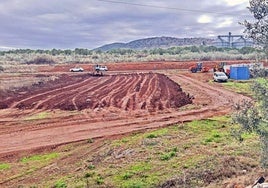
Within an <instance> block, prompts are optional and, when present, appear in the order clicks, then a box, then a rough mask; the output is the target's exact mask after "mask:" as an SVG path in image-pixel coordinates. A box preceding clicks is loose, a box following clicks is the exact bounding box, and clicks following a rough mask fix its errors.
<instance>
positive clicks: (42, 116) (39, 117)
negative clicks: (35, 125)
mask: <svg viewBox="0 0 268 188" xmlns="http://www.w3.org/2000/svg"><path fill="white" fill-rule="evenodd" d="M49 116H50V113H49V112H40V113H38V114H34V115H31V116H29V117H26V118H25V120H26V121H33V120H42V119H46V118H48V117H49Z"/></svg>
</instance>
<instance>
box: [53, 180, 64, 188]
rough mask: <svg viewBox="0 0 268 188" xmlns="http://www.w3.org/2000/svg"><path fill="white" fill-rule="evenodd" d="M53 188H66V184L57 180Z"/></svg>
mask: <svg viewBox="0 0 268 188" xmlns="http://www.w3.org/2000/svg"><path fill="white" fill-rule="evenodd" d="M53 188H67V184H66V183H65V181H64V180H58V181H57V182H56V183H55V185H54V186H53Z"/></svg>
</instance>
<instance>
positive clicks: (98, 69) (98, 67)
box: [92, 65, 108, 76]
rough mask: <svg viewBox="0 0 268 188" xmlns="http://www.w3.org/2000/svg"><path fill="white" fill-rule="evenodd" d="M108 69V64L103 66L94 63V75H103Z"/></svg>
mask: <svg viewBox="0 0 268 188" xmlns="http://www.w3.org/2000/svg"><path fill="white" fill-rule="evenodd" d="M105 71H108V68H107V66H102V65H94V66H93V72H92V75H93V76H103V72H105Z"/></svg>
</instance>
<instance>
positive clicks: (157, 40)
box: [94, 37, 215, 51]
mask: <svg viewBox="0 0 268 188" xmlns="http://www.w3.org/2000/svg"><path fill="white" fill-rule="evenodd" d="M214 41H215V39H210V38H175V37H152V38H145V39H139V40H134V41H131V42H128V43H112V44H106V45H104V46H101V47H99V48H96V49H94V50H101V51H109V50H112V49H120V48H124V49H134V50H142V49H152V48H170V47H174V46H192V45H196V46H199V45H212V44H213V42H214Z"/></svg>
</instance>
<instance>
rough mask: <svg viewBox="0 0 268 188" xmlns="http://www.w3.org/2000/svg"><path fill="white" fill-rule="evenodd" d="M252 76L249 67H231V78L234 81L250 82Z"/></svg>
mask: <svg viewBox="0 0 268 188" xmlns="http://www.w3.org/2000/svg"><path fill="white" fill-rule="evenodd" d="M249 76H250V72H249V68H248V66H231V68H230V78H231V79H234V80H248V79H249Z"/></svg>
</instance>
